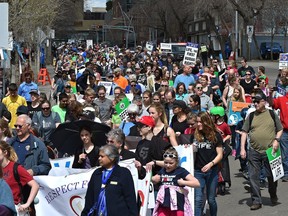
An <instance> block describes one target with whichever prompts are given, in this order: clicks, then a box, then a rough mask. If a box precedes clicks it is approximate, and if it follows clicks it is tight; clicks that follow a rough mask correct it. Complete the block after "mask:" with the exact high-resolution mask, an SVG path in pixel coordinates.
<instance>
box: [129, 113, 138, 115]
mask: <svg viewBox="0 0 288 216" xmlns="http://www.w3.org/2000/svg"><path fill="white" fill-rule="evenodd" d="M128 115H129V116H136V115H137V114H136V113H128Z"/></svg>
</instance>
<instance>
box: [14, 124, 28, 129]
mask: <svg viewBox="0 0 288 216" xmlns="http://www.w3.org/2000/svg"><path fill="white" fill-rule="evenodd" d="M24 125H25V124H24ZM24 125H18V124H15V125H14V127H15V128H19V129H21V128H22V127H23V126H24Z"/></svg>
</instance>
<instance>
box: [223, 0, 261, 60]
mask: <svg viewBox="0 0 288 216" xmlns="http://www.w3.org/2000/svg"><path fill="white" fill-rule="evenodd" d="M228 1H229V2H230V3H231V4H232V6H233V8H234V9H235V10H237V11H238V13H239V15H240V16H241V17H242V19H243V29H246V27H247V26H248V25H253V26H254V29H255V24H256V21H257V17H258V15H259V14H260V12H261V11H262V10H263V8H264V5H265V2H266V0H253V1H250V0H238V1H237V0H228ZM252 37H253V40H254V43H255V47H256V49H257V51H258V56H259V58H261V54H260V50H259V45H258V42H257V38H256V36H255V31H254V32H253V36H252ZM246 45H247V46H246V47H248V40H246ZM248 52H249V51H248V49H247V53H246V55H247V56H248V55H249V53H248Z"/></svg>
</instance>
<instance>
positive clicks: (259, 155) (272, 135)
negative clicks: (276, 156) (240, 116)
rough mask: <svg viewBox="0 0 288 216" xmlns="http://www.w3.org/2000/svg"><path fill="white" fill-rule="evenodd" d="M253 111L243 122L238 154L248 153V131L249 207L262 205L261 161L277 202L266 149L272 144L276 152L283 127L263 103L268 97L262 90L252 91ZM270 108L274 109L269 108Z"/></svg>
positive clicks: (272, 194) (271, 191)
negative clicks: (250, 204)
mask: <svg viewBox="0 0 288 216" xmlns="http://www.w3.org/2000/svg"><path fill="white" fill-rule="evenodd" d="M252 100H253V104H254V105H255V108H256V111H255V112H252V113H250V114H249V115H248V116H247V118H246V120H245V122H244V125H243V128H242V130H243V131H242V136H241V152H240V155H241V158H242V159H245V158H246V157H247V154H246V150H245V144H246V139H247V134H248V133H249V137H250V145H251V146H250V148H249V149H248V152H249V154H248V169H249V178H250V184H251V198H252V206H251V207H250V209H251V210H257V209H260V208H261V207H262V199H261V193H260V180H259V175H260V170H261V164H264V168H265V172H266V176H267V179H268V191H269V194H270V199H271V203H272V204H273V205H275V204H277V201H278V197H277V181H276V182H274V181H273V175H272V172H271V168H270V166H269V162H268V157H267V155H266V150H267V149H268V148H269V147H272V148H273V152H277V150H278V148H279V141H280V137H281V135H282V133H283V127H282V125H281V122H280V119H279V117H278V116H277V115H275V114H274V118H272V114H271V113H270V111H269V110H268V109H267V108H266V107H265V104H266V101H267V98H266V95H265V94H264V93H263V92H259V93H257V94H255V96H254V97H253V98H252ZM272 112H273V111H272Z"/></svg>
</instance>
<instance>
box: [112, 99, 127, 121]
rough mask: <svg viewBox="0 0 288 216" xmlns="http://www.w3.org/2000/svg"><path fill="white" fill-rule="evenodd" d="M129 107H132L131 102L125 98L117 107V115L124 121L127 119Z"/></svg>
mask: <svg viewBox="0 0 288 216" xmlns="http://www.w3.org/2000/svg"><path fill="white" fill-rule="evenodd" d="M129 105H130V102H129V100H128V98H127V97H125V98H123V99H122V100H121V101H120V102H119V103H117V104H116V106H115V110H116V113H117V114H118V115H119V116H120V118H121V119H122V120H124V119H126V117H127V116H128V113H127V108H128V106H129Z"/></svg>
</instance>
